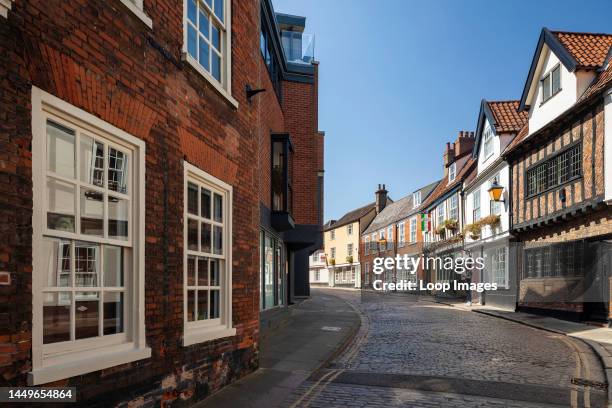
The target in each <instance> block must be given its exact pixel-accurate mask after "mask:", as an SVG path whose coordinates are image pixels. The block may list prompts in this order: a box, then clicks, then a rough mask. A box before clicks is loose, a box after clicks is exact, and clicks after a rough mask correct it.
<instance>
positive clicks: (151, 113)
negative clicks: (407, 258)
mask: <svg viewBox="0 0 612 408" xmlns="http://www.w3.org/2000/svg"><path fill="white" fill-rule="evenodd" d="M8 4H9V5H10V6H11V7H10V9H7V8H6V7H5V6H4V3H3V6H2V7H0V8H2V11H3V14H7V18H0V49H2V53H1V56H0V59H1V60H2V61H1V63H0V75H1V77H2V78H3V80H2V81H1V82H0V87H1V88H2V92H0V95H2V96H1V97H0V98H1V99H0V104H1V106H2V109H1V111H2V123H1V124H0V152H2V153H0V191H1V192H2V194H1V196H2V198H0V209H1V210H0V219H1V222H0V237H1V242H2V244H0V271H1V272H2V273H3V276H4V277H9V278H10V279H9V280H5V281H4V283H3V285H2V286H0V300H1V302H0V304H1V306H0V316H1V319H0V344H1V347H0V373H1V378H2V379H1V380H0V384H2V385H5V386H8V385H13V386H14V385H26V384H34V385H43V384H45V385H54V386H74V387H77V392H78V395H77V398H78V400H79V401H80V402H82V403H87V404H89V405H92V406H93V405H98V406H110V405H115V404H121V403H130V402H131V403H134V404H135V405H142V404H147V403H156V404H159V403H162V402H165V401H168V402H169V401H184V402H192V401H195V400H199V399H202V398H205V397H206V396H208V395H210V394H211V393H213V392H215V391H217V390H218V389H220V388H221V387H223V386H224V385H226V384H228V383H230V382H232V381H235V380H236V379H238V378H240V377H242V376H243V375H245V374H247V373H249V372H251V371H253V370H255V369H256V368H257V366H258V336H259V319H260V315H259V314H260V307H259V303H260V284H261V276H262V275H261V270H260V267H259V265H260V249H261V248H260V245H259V234H260V225H261V220H260V208H261V205H260V203H262V202H263V203H264V204H269V200H270V199H271V198H270V199H269V198H268V197H272V192H271V189H272V187H271V186H272V183H273V181H272V178H273V176H272V173H273V165H272V157H271V153H270V149H271V146H272V137H273V135H275V134H281V135H285V136H287V135H288V136H289V137H290V138H292V142H293V144H294V146H293V149H294V158H295V159H294V160H295V164H299V165H294V167H293V168H292V169H291V171H292V172H293V174H292V176H293V178H292V179H293V180H295V184H294V187H293V188H294V191H298V190H299V191H300V193H297V194H295V197H294V198H293V200H294V203H293V216H294V217H295V220H296V223H297V224H300V225H307V226H308V227H307V229H308V230H309V231H312V232H311V233H310V238H309V239H310V240H312V241H316V239H317V226H320V220H321V211H322V207H321V202H322V199H321V200H320V201H317V200H316V197H321V194H319V195H318V196H317V194H313V193H312V192H313V191H316V190H317V189H321V188H322V180H321V171H322V155H323V152H322V136H321V135H320V134H319V132H318V129H317V115H316V111H317V104H316V98H317V91H316V86H317V81H316V80H313V81H310V83H309V84H307V85H305V84H303V81H300V78H296V77H294V78H293V79H294V81H289V82H288V83H287V85H285V86H283V88H282V93H281V94H280V95H282V97H281V98H282V99H279V94H276V93H275V86H274V84H273V82H274V81H276V80H279V81H281V82H283V84H284V83H285V82H287V81H286V80H287V78H288V77H289V75H290V73H289V72H288V70H287V69H282V67H281V69H279V70H278V71H274V72H270V69H269V66H267V65H268V64H267V61H266V60H265V55H264V57H263V58H262V52H261V50H262V47H261V31H260V29H261V24H260V23H261V16H262V9H263V8H266V9H267V10H272V7H271V4H270V3H269V1H267V0H262V2H261V3H260V2H237V1H225V2H224V1H222V0H215V1H214V2H203V1H199V0H198V1H195V0H194V1H192V0H185V1H184V2H183V1H169V0H168V1H166V0H158V1H149V0H144V1H142V0H112V1H88V2H61V3H60V4H59V5H58V4H57V3H55V4H54V3H51V2H44V1H28V2H26V1H19V0H17V1H9V2H8ZM272 13H273V10H272ZM272 15H274V14H272ZM273 27H274V28H275V29H276V30H275V31H274V32H272V33H271V35H272V36H274V37H275V38H276V39H275V42H276V44H277V45H278V44H280V34H281V33H280V31H278V26H276V25H273ZM277 52H279V53H280V55H284V54H283V51H282V50H280V51H278V50H277ZM285 62H286V61H281V62H280V63H281V64H283V63H285ZM309 66H310V67H312V68H311V69H312V70H313V71H315V72H316V69H317V67H316V65H313V64H310V65H309ZM271 74H274V75H271ZM275 75H278V76H276V77H275ZM314 77H315V78H316V75H314ZM257 89H265V90H266V92H264V93H259V94H254V93H253V92H249V91H250V90H257ZM281 101H282V102H281ZM294 135H295V136H294ZM306 163H308V164H306ZM284 185H286V184H284ZM319 191H320V190H319ZM318 230H320V227H319V228H318ZM304 248H305V249H307V246H305V247H304ZM303 268H304V271H305V272H304V273H305V275H304V277H303V279H304V280H305V281H306V282H307V268H308V266H307V261H306V262H305V263H304V265H303Z"/></svg>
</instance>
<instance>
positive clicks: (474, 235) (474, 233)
mask: <svg viewBox="0 0 612 408" xmlns="http://www.w3.org/2000/svg"><path fill="white" fill-rule="evenodd" d="M481 229H482V225H481V223H480V221H476V222H475V223H473V224H468V225H466V226H465V228H464V231H465V233H466V235H469V236H470V238H471V239H473V240H477V239H479V238H480V234H481Z"/></svg>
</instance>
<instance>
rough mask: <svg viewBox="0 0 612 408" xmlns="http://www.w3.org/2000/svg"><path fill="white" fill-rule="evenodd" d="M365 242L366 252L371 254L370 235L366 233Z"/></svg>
mask: <svg viewBox="0 0 612 408" xmlns="http://www.w3.org/2000/svg"><path fill="white" fill-rule="evenodd" d="M363 242H364V253H365V254H366V255H369V254H370V236H369V235H366V236H365V237H364V238H363Z"/></svg>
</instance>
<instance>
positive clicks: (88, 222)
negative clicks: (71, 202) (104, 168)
mask: <svg viewBox="0 0 612 408" xmlns="http://www.w3.org/2000/svg"><path fill="white" fill-rule="evenodd" d="M80 190H81V197H80V203H81V234H87V235H97V236H103V235H104V194H103V193H101V192H99V191H97V190H90V189H87V188H83V187H81V189H80Z"/></svg>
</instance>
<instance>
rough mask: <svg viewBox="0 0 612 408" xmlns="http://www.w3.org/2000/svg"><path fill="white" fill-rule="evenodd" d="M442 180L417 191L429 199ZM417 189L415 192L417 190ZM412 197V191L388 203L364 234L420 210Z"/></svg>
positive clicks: (423, 197)
mask: <svg viewBox="0 0 612 408" xmlns="http://www.w3.org/2000/svg"><path fill="white" fill-rule="evenodd" d="M439 182H440V181H436V182H434V183H431V184H428V185H426V186H425V187H422V188H420V189H418V190H416V191H420V192H421V198H422V199H423V200H425V199H427V197H428V196H429V194H431V192H432V191H433V189H434V188H435V187H436V186H437V185H438V183H439ZM416 191H415V192H416ZM412 197H413V193H410V194H409V195H407V196H406V197H403V198H402V199H400V200H397V201H396V202H394V203H391V204H388V205H387V206H386V207H385V208H384V209H383V210H382V211H381V212H380V213H379V214H378V215H376V217H375V218H374V219H373V220H372V223H370V226H369V227H368V228H367V229H366V230H365V231H364V234H368V233H371V232H374V231H378V230H379V229H381V228H383V227H386V226H388V225H391V224H393V223H395V222H397V221H399V220H401V219H404V218H407V217H409V216H410V215H412V214H415V213H417V212H418V210H419V208H421V206H418V207H417V208H414V206H413V205H412Z"/></svg>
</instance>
